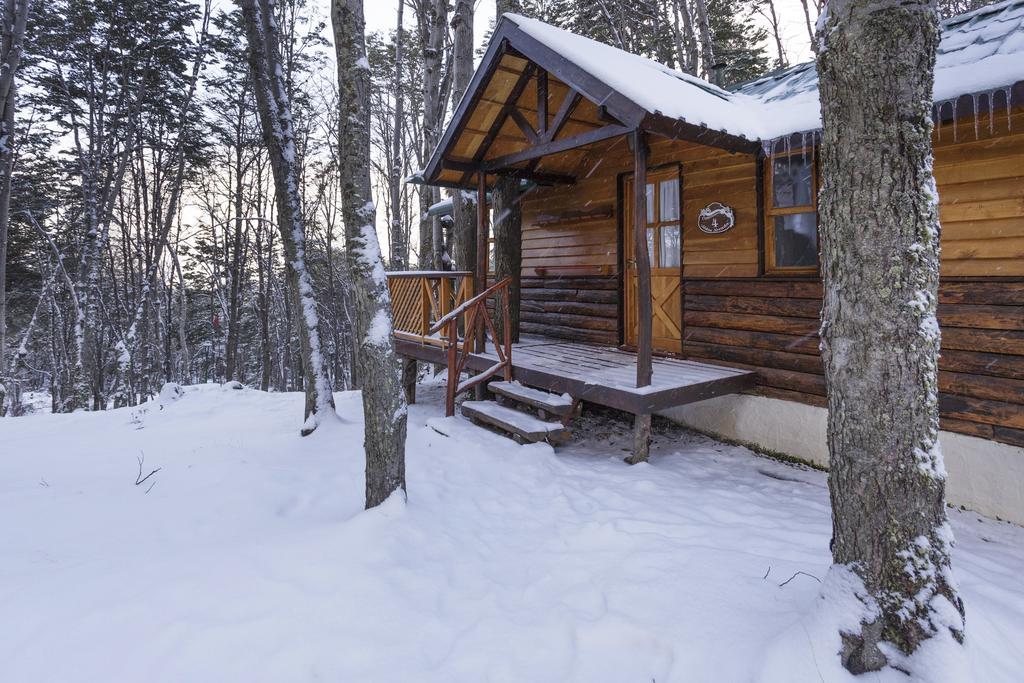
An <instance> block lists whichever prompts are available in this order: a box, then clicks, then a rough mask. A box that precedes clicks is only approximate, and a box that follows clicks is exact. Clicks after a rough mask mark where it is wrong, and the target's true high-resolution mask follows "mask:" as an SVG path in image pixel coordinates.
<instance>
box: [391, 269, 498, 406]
mask: <svg viewBox="0 0 1024 683" xmlns="http://www.w3.org/2000/svg"><path fill="white" fill-rule="evenodd" d="M511 282H512V279H511V278H505V279H504V280H502V281H501V282H499V283H497V284H495V285H494V286H492V287H489V288H488V289H486V290H485V291H483V292H481V293H479V294H477V295H476V296H473V276H472V273H469V272H464V271H440V272H436V271H410V272H401V273H388V287H389V289H390V291H391V310H392V314H393V316H394V334H395V337H396V338H399V339H404V340H407V341H414V342H419V343H421V344H430V345H433V346H440V347H441V348H443V349H444V350H445V352H446V354H445V359H446V364H447V366H448V389H447V392H446V396H445V414H446V415H447V416H449V417H451V416H452V415H454V414H455V397H456V396H458V395H459V394H461V393H462V392H464V391H468V390H469V389H472V388H474V387H476V386H479V385H480V384H482V383H483V382H486V381H487V380H489V379H491V378H492V377H494V376H495V375H497V374H499V373H501V375H502V377H503V379H504V380H505V381H509V380H511V379H512V335H511V325H510V321H509V300H508V297H509V293H508V287H509V284H510V283H511ZM491 299H493V301H494V304H493V305H494V310H495V311H497V312H498V314H499V315H501V316H502V321H503V324H502V335H501V338H500V339H499V338H498V332H497V330H495V327H494V322H493V321H492V320H491V310H490V309H489V308H488V306H487V302H488V301H489V300H491ZM488 339H489V340H490V342H491V344H492V345H493V347H494V354H495V356H497V362H495V363H494V364H493V365H492V366H490V367H489V368H487V369H485V370H483V371H482V372H479V373H477V374H476V375H473V376H472V377H469V378H468V379H466V380H462V373H463V372H464V371H465V370H466V361H467V360H468V359H469V356H470V354H474V353H476V354H482V353H484V352H486V350H487V341H488Z"/></svg>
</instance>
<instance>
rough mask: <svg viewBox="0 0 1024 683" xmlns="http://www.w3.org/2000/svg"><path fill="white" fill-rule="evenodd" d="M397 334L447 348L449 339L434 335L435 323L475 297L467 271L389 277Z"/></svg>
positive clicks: (397, 274)
mask: <svg viewBox="0 0 1024 683" xmlns="http://www.w3.org/2000/svg"><path fill="white" fill-rule="evenodd" d="M388 288H389V289H390V291H391V311H392V315H393V316H394V333H395V336H396V337H398V338H400V339H407V340H409V341H416V342H420V343H423V344H433V345H435V346H442V347H443V346H445V344H447V338H442V337H439V336H437V335H436V334H435V335H431V332H430V328H431V326H433V324H434V323H435V322H437V321H438V320H440V319H441V318H443V317H444V316H446V315H448V313H450V312H451V311H452V310H453V309H455V308H458V307H459V306H461V305H462V304H463V303H465V302H466V301H467V300H468V299H471V298H472V297H473V274H472V273H470V272H468V271H462V270H455V271H432V270H414V271H403V272H392V273H388Z"/></svg>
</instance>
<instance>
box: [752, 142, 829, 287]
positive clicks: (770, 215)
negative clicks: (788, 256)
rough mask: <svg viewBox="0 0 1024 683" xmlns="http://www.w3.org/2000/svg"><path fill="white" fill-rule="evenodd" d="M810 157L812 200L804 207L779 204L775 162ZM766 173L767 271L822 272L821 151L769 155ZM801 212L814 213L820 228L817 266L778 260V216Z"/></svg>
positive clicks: (774, 273)
mask: <svg viewBox="0 0 1024 683" xmlns="http://www.w3.org/2000/svg"><path fill="white" fill-rule="evenodd" d="M805 154H806V158H808V159H809V160H810V162H811V203H810V204H803V205H800V206H784V207H776V206H775V192H774V191H773V190H774V186H773V184H774V182H775V177H774V176H775V164H774V162H775V161H776V160H779V159H782V160H785V159H786V158H792V157H801V159H803V158H804V155H805ZM764 164H765V173H764V188H763V192H764V272H765V274H766V275H818V273H819V272H820V271H821V221H820V218H819V216H818V152H817V148H816V147H804V148H796V149H793V150H791V151H790V152H789V153H788V154H773V155H770V156H767V157H765V159H764ZM800 213H813V214H814V225H815V229H816V231H817V238H818V239H817V241H818V263H817V264H816V265H814V266H780V265H778V264H776V263H775V218H776V216H787V215H788V216H791V215H795V214H800Z"/></svg>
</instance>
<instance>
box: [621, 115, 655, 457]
mask: <svg viewBox="0 0 1024 683" xmlns="http://www.w3.org/2000/svg"><path fill="white" fill-rule="evenodd" d="M632 136H633V257H634V259H635V260H636V298H637V335H636V386H637V387H638V388H639V387H646V386H649V385H650V383H651V336H652V331H651V317H652V310H651V260H650V256H649V254H648V252H647V135H646V134H645V133H644V132H643V131H642V130H640V129H639V128H637V129H636V130H634V131H633V133H632ZM650 450H651V415H650V413H647V414H642V415H636V416H635V417H634V423H633V454H632V455H630V456H629V457H628V458H626V462H628V463H629V464H631V465H635V464H636V463H638V462H645V461H646V460H647V457H648V455H649V454H650Z"/></svg>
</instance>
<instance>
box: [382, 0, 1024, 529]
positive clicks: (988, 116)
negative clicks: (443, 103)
mask: <svg viewBox="0 0 1024 683" xmlns="http://www.w3.org/2000/svg"><path fill="white" fill-rule="evenodd" d="M942 29H943V36H942V41H941V44H940V48H939V54H938V58H937V63H936V70H935V97H936V101H935V108H934V114H935V121H936V130H935V138H934V145H935V166H934V174H935V178H936V181H937V183H938V188H939V196H940V218H941V223H942V265H941V285H940V306H939V321H940V325H941V328H942V357H941V362H940V387H941V391H942V395H941V426H942V429H943V430H944V431H943V434H942V443H943V450H944V452H945V453H946V458H947V466H948V467H949V469H950V473H951V474H950V487H949V491H950V499H951V500H952V501H954V502H961V503H963V504H966V505H969V506H971V507H974V508H975V509H978V510H979V511H982V512H985V513H987V514H993V515H998V516H1002V517H1004V518H1010V519H1014V520H1015V521H1018V522H1024V449H1022V447H1024V108H1022V107H1021V106H1020V104H1018V103H1024V0H1008V1H1007V2H1002V3H999V4H996V5H992V6H989V7H986V8H984V9H981V10H978V11H975V12H972V13H969V14H966V15H962V16H960V17H956V18H953V19H950V20H947V21H945V22H943V25H942ZM820 126H821V123H820V114H819V110H818V100H817V75H816V72H815V69H814V65H813V64H803V65H799V66H796V67H792V68H790V69H787V70H785V71H782V72H780V73H776V74H772V75H770V76H767V77H765V78H762V79H759V80H757V81H754V82H751V83H747V84H743V85H741V86H739V87H736V88H733V89H730V90H723V89H720V88H717V87H716V86H713V85H711V84H708V83H706V82H704V81H702V80H699V79H697V78H694V77H692V76H689V75H686V74H682V73H679V72H676V71H674V70H671V69H668V68H667V67H665V66H662V65H660V64H657V63H655V62H652V61H650V60H648V59H645V58H643V57H640V56H637V55H631V54H628V53H625V52H622V51H620V50H617V49H615V48H612V47H610V46H606V45H603V44H600V43H596V42H594V41H591V40H589V39H586V38H583V37H580V36H577V35H574V34H571V33H568V32H566V31H563V30H561V29H558V28H555V27H552V26H549V25H546V24H543V23H541V22H539V21H536V20H531V19H526V18H523V17H519V16H515V15H505V16H504V17H503V18H502V19H501V20H500V22H499V23H498V25H497V27H496V29H495V31H494V35H493V37H492V40H491V43H490V46H489V48H488V50H487V52H486V54H485V56H484V58H483V60H482V62H481V64H480V67H479V69H478V71H477V73H476V74H475V76H474V79H473V81H472V84H471V86H470V88H469V91H468V93H467V95H466V97H465V98H464V99H463V101H462V103H461V104H460V106H459V107H458V110H457V111H456V112H455V114H454V117H453V119H452V121H451V122H450V124H449V126H448V128H447V129H446V130H445V132H444V135H443V137H442V140H441V142H440V144H439V146H438V148H437V150H436V152H435V153H434V155H433V157H432V158H431V159H430V162H429V164H428V166H427V168H426V169H425V171H424V181H425V182H426V183H428V184H434V185H440V186H443V187H450V188H464V189H472V190H474V191H476V192H477V195H478V197H479V198H480V200H483V201H479V205H480V211H479V217H480V219H481V220H480V223H481V232H480V238H481V240H482V241H484V242H485V241H486V240H483V238H484V237H485V236H486V235H487V232H486V230H487V224H488V212H487V209H486V200H485V198H486V194H487V192H488V189H489V188H490V187H491V186H492V185H493V180H494V179H495V178H496V177H497V176H500V175H511V176H514V177H518V178H521V179H523V180H525V181H528V182H529V185H528V189H526V191H525V192H524V193H523V195H522V196H521V200H520V201H521V205H522V215H523V218H522V224H523V234H522V271H521V285H522V294H521V303H520V314H521V321H522V322H521V332H522V334H523V337H522V342H521V344H520V345H519V346H515V345H511V344H510V343H509V340H504V339H498V338H497V335H492V336H493V339H492V345H493V346H494V347H496V348H495V352H496V353H497V355H495V352H490V355H488V353H489V352H486V351H484V350H482V347H477V346H476V344H477V343H479V339H476V340H473V342H472V344H471V346H473V348H467V349H466V351H465V355H466V360H465V361H463V362H462V364H461V365H460V364H459V362H460V361H459V360H458V355H459V353H461V351H460V350H459V348H460V347H459V344H460V339H461V337H459V333H458V332H456V333H455V334H453V335H451V340H452V342H453V343H452V344H450V345H449V346H448V347H447V348H445V345H444V343H443V342H440V343H433V341H436V330H435V332H434V337H435V339H434V340H433V341H432V340H430V339H428V337H430V336H431V333H430V332H429V329H428V328H429V327H431V326H432V325H433V323H434V322H436V321H438V320H440V319H442V318H444V317H445V314H446V313H447V312H449V311H450V310H451V309H452V308H458V304H459V303H460V302H463V301H467V300H470V298H471V297H470V294H469V291H468V285H467V291H464V292H463V296H462V298H460V299H458V300H457V301H456V300H454V299H452V298H451V296H450V293H449V296H448V297H447V298H446V299H444V300H445V301H447V303H441V304H440V306H441V308H438V304H437V303H436V301H437V297H436V291H437V287H438V286H440V285H438V284H436V283H435V284H431V283H430V282H428V280H430V276H429V275H428V276H426V277H424V276H423V275H422V274H421V275H420V276H419V277H420V279H421V282H420V284H417V285H416V287H417V288H420V290H422V291H423V292H429V291H434V292H435V295H434V296H435V298H434V299H433V300H434V301H435V304H434V308H435V310H434V315H433V316H431V314H430V312H429V311H427V312H426V313H422V312H423V311H426V310H427V309H429V308H430V306H429V305H427V304H426V303H425V302H426V301H427V300H428V299H429V298H430V295H429V293H428V294H424V295H423V296H421V297H420V298H419V299H416V300H415V302H414V301H413V299H414V298H415V297H411V296H410V295H408V294H407V295H405V296H404V298H403V296H402V295H401V294H402V291H411V290H410V289H409V286H408V285H398V286H399V289H396V283H397V280H396V283H393V287H392V291H393V293H397V294H398V296H396V297H395V310H396V319H397V320H398V325H397V329H398V332H396V337H397V339H398V341H399V352H400V353H402V354H404V355H406V356H408V357H410V358H419V359H421V360H433V361H437V362H447V363H449V364H454V365H456V366H457V368H458V369H469V370H476V371H479V372H484V373H486V372H490V373H491V374H490V375H489V377H493V376H496V375H501V376H502V377H503V378H504V379H519V380H520V381H522V382H523V383H524V384H529V385H531V386H533V387H538V388H542V389H547V390H551V391H556V392H561V391H567V392H568V393H570V395H572V396H573V397H574V398H581V399H583V400H587V401H591V400H593V401H595V402H598V403H604V404H605V405H612V406H613V407H618V408H621V409H623V410H629V411H630V412H634V413H635V414H637V415H638V416H639V417H638V443H639V440H641V439H642V438H643V434H642V431H643V427H644V425H643V420H644V416H645V415H648V416H649V414H650V413H651V412H663V413H665V414H667V415H670V416H672V417H674V418H676V419H679V420H681V421H683V422H685V423H687V424H690V425H692V426H694V427H696V428H699V429H703V430H705V431H708V432H712V433H715V434H718V435H720V436H724V437H728V438H732V439H737V440H741V441H745V442H750V443H752V444H754V445H758V446H760V447H762V448H765V449H768V450H773V451H780V452H783V453H787V454H790V455H794V456H797V457H801V458H805V459H808V460H811V461H815V462H819V463H822V464H825V462H826V459H827V449H826V447H825V443H824V424H825V417H824V415H825V410H824V406H825V405H826V401H825V381H824V377H823V370H822V364H821V359H820V357H819V351H818V338H817V332H818V326H819V314H820V309H821V296H822V288H821V278H820V273H819V268H818V246H817V245H818V242H817V240H818V236H817V213H816V196H817V185H818V169H817V155H816V142H817V140H818V131H819V130H820ZM486 258H487V256H486V251H485V250H484V249H480V250H479V254H478V259H477V263H475V264H459V265H460V266H461V267H463V268H466V270H467V271H472V273H473V274H475V279H476V289H475V290H474V291H476V292H480V291H481V289H482V287H483V282H484V280H483V278H482V276H481V274H482V273H483V271H484V270H485V269H486V263H487V261H486ZM401 277H406V278H409V277H415V276H414V275H412V274H406V275H404V276H399V278H401ZM448 277H450V274H449V276H448ZM434 278H435V280H438V281H440V280H444V279H445V278H444V277H441V276H440V275H439V274H434ZM463 279H464V280H466V281H468V280H469V279H470V273H469V272H467V273H465V274H464V276H463ZM402 286H405V287H406V290H400V288H401V287H402ZM431 287H433V288H434V289H433V290H431ZM449 287H450V286H449ZM499 289H500V287H499ZM416 302H418V303H416ZM414 304H415V306H418V307H419V308H418V309H416V310H417V311H418V312H417V313H414V314H413V315H412V317H411V318H410V315H409V313H410V308H411V307H412V306H413V305H414ZM445 306H447V308H445ZM481 306H482V304H481ZM480 310H481V311H482V310H483V309H482V307H481V308H480ZM420 313H422V315H420ZM462 313H463V314H465V313H466V308H463V310H462ZM457 317H458V313H456V315H455V316H454V318H457ZM482 317H486V316H484V315H483V314H482V313H481V318H482ZM420 318H422V319H423V320H424V321H425V322H422V323H421V322H416V320H419V319H420ZM414 319H415V320H414ZM449 319H452V318H451V317H449ZM477 322H479V321H477ZM461 324H462V325H463V326H464V327H463V328H460V329H465V325H466V321H463V322H462V323H461ZM474 324H476V323H474ZM417 326H419V327H417ZM442 327H443V325H442ZM449 327H450V328H455V326H449ZM420 328H422V329H420ZM403 330H405V332H404V333H403ZM421 332H422V334H420V333H421ZM482 334H483V333H482V332H481V335H482ZM478 336H479V335H478ZM493 342H496V343H493ZM452 346H454V347H455V350H454V351H453V350H452V348H451V347H452ZM505 352H507V355H508V356H509V358H505V357H504V355H505ZM544 353H547V354H548V356H547V357H546V358H542V357H540V356H543V355H544ZM517 359H518V360H517ZM502 363H504V364H502ZM499 366H500V367H499ZM602 368H605V370H602ZM520 370H522V371H520ZM716 373H717V374H716ZM573 377H575V378H576V380H578V381H574V380H573ZM462 388H466V387H462ZM652 399H656V400H652ZM707 399H711V400H707ZM647 419H648V420H649V417H648V418H647ZM648 424H649V422H648ZM640 447H641V449H642V448H643V446H642V444H641V446H640Z"/></svg>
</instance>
